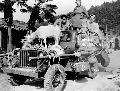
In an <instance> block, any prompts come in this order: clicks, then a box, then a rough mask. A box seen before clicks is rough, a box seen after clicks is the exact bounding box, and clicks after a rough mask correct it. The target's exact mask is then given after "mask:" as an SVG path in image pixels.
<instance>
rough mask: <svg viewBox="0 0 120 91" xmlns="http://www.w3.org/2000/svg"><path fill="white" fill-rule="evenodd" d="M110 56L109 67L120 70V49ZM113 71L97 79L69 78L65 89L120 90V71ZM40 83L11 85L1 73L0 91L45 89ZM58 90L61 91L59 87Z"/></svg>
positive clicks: (65, 90)
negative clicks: (73, 79)
mask: <svg viewBox="0 0 120 91" xmlns="http://www.w3.org/2000/svg"><path fill="white" fill-rule="evenodd" d="M109 57H110V59H111V62H110V65H109V69H113V68H114V70H116V69H117V71H119V69H118V68H120V62H119V61H120V51H116V52H113V53H111V54H110V55H109ZM119 72H120V71H119ZM113 73H114V75H112V74H109V73H108V74H107V73H104V72H101V73H99V75H98V76H97V77H96V78H95V79H90V78H84V79H80V80H77V81H71V80H68V81H67V83H66V85H65V88H64V90H63V91H120V88H119V86H120V84H119V83H120V76H118V74H119V73H117V74H116V71H113ZM104 74H106V75H104ZM38 83H39V84H40V83H41V82H31V83H26V84H25V85H21V86H11V84H10V83H9V76H7V75H5V74H3V73H0V91H45V90H44V89H43V86H38V85H37V84H38ZM118 89H119V90H118ZM56 91H59V88H58V89H57V90H56Z"/></svg>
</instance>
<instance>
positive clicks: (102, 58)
mask: <svg viewBox="0 0 120 91" xmlns="http://www.w3.org/2000/svg"><path fill="white" fill-rule="evenodd" d="M96 58H97V60H98V62H99V63H101V65H102V66H103V67H107V66H108V65H109V63H110V58H109V56H108V54H107V52H106V51H105V50H103V51H102V52H101V54H99V55H97V56H96Z"/></svg>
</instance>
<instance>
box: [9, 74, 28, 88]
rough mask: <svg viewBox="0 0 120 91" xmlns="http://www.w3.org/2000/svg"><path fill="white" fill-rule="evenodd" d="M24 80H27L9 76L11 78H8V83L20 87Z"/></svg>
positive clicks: (21, 77)
mask: <svg viewBox="0 0 120 91" xmlns="http://www.w3.org/2000/svg"><path fill="white" fill-rule="evenodd" d="M26 80H27V78H26V77H24V76H17V75H14V76H11V77H10V83H11V84H12V85H13V86H19V85H22V84H24V83H25V81H26Z"/></svg>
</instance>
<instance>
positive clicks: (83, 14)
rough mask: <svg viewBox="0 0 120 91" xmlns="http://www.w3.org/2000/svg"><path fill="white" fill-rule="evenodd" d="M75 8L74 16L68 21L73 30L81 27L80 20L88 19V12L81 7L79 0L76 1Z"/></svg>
mask: <svg viewBox="0 0 120 91" xmlns="http://www.w3.org/2000/svg"><path fill="white" fill-rule="evenodd" d="M76 4H77V6H76V7H75V9H74V11H73V14H74V16H73V17H72V18H71V19H70V23H71V24H72V26H73V30H77V29H79V28H81V26H82V20H83V19H85V18H88V12H87V10H86V8H85V7H84V6H82V5H81V0H76Z"/></svg>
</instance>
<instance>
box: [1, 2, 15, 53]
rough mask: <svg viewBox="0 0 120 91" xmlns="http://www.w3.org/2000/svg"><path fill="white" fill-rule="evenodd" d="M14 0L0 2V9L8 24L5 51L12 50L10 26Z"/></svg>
mask: <svg viewBox="0 0 120 91" xmlns="http://www.w3.org/2000/svg"><path fill="white" fill-rule="evenodd" d="M14 3H15V2H14V1H11V0H4V1H3V2H1V3H0V11H1V12H4V19H5V22H6V23H7V26H8V45H7V52H9V51H11V50H12V35H11V34H12V33H11V32H12V30H11V26H12V23H13V11H14V9H13V8H12V6H13V5H14Z"/></svg>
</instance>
